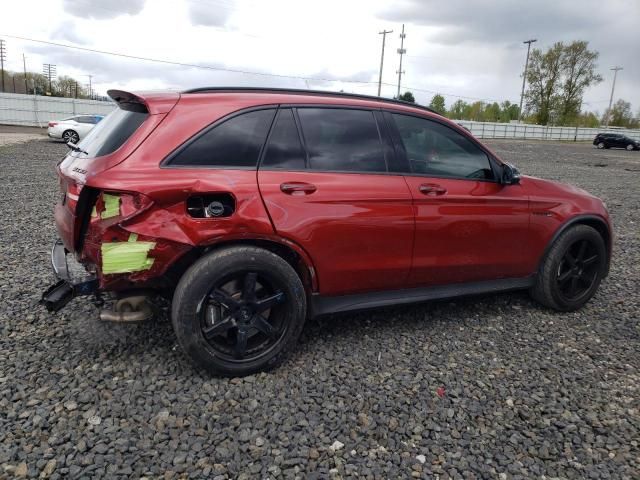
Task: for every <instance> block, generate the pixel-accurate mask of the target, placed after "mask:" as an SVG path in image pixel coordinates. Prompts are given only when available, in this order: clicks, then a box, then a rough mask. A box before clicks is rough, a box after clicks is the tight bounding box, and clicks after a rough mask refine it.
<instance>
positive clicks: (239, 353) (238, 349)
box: [233, 328, 248, 358]
mask: <svg viewBox="0 0 640 480" xmlns="http://www.w3.org/2000/svg"><path fill="white" fill-rule="evenodd" d="M247 338H248V334H247V330H246V329H244V328H239V329H238V332H237V334H236V345H235V347H234V349H233V353H234V356H235V357H236V358H242V357H244V354H245V352H246V351H247Z"/></svg>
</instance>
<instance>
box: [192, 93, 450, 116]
mask: <svg viewBox="0 0 640 480" xmlns="http://www.w3.org/2000/svg"><path fill="white" fill-rule="evenodd" d="M216 92H219V93H223V92H255V93H270V92H272V93H284V94H293V95H317V96H322V97H343V98H353V99H360V100H369V101H375V102H381V103H389V104H393V105H402V106H405V107H413V108H417V109H420V110H425V111H427V112H430V113H435V114H436V115H440V114H439V113H438V112H436V111H435V110H433V109H431V108H429V107H425V106H424V105H419V104H417V103H411V102H405V101H404V100H396V99H392V98H385V97H375V96H373V95H360V94H358V93H345V92H331V91H327V90H303V89H296V88H269V87H200V88H192V89H189V90H184V91H183V92H181V93H184V94H193V93H216Z"/></svg>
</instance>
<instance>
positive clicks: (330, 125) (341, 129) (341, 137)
mask: <svg viewBox="0 0 640 480" xmlns="http://www.w3.org/2000/svg"><path fill="white" fill-rule="evenodd" d="M298 116H299V118H300V124H301V127H302V131H303V134H304V138H305V143H306V147H307V153H308V155H309V168H311V169H312V170H326V171H347V172H348V171H355V172H386V171H387V166H386V162H385V159H384V152H383V149H382V142H381V140H380V134H379V133H378V126H377V124H376V120H375V118H374V116H373V112H371V111H369V110H349V109H343V108H300V109H298Z"/></svg>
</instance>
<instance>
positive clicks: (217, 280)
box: [172, 246, 306, 376]
mask: <svg viewBox="0 0 640 480" xmlns="http://www.w3.org/2000/svg"><path fill="white" fill-rule="evenodd" d="M305 316H306V296H305V291H304V288H303V285H302V282H301V281H300V278H299V277H298V274H297V273H296V271H295V270H294V269H293V268H292V267H291V265H289V264H288V263H287V262H286V261H285V260H284V259H282V258H281V257H279V256H278V255H276V254H274V253H272V252H270V251H268V250H264V249H261V248H256V247H244V246H239V247H231V248H226V249H224V250H219V251H215V252H212V253H210V254H208V255H206V256H204V257H202V258H201V259H200V260H198V261H197V262H196V263H195V264H194V265H193V266H192V267H191V268H190V269H189V270H188V271H187V272H186V273H185V274H184V275H183V277H182V279H181V280H180V282H179V284H178V287H177V288H176V292H175V294H174V298H173V305H172V320H173V327H174V329H175V331H176V335H177V338H178V343H179V344H180V346H181V347H182V348H183V350H184V351H185V352H186V353H187V355H188V356H189V357H190V358H191V359H192V360H193V361H194V362H195V363H196V364H197V365H199V366H201V367H203V368H205V369H206V370H208V371H209V372H211V373H214V374H222V375H229V376H241V375H248V374H250V373H254V372H257V371H260V370H267V369H269V368H273V367H274V366H276V365H277V364H279V363H280V362H281V361H282V360H283V359H284V358H285V357H286V355H287V353H288V352H289V351H291V350H292V349H293V347H294V345H295V343H296V341H297V339H298V337H299V336H300V333H301V332H302V327H303V325H304V320H305Z"/></svg>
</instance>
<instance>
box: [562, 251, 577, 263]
mask: <svg viewBox="0 0 640 480" xmlns="http://www.w3.org/2000/svg"><path fill="white" fill-rule="evenodd" d="M564 258H566V259H567V262H569V264H570V265H571V266H574V265H575V264H576V259H575V258H574V257H573V255H571V252H569V251H567V253H566V254H565V256H564Z"/></svg>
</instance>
